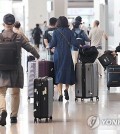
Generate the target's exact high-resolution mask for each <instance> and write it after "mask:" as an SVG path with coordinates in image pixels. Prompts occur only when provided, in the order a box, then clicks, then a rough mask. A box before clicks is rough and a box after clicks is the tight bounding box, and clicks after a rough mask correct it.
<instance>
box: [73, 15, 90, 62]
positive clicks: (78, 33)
mask: <svg viewBox="0 0 120 134" xmlns="http://www.w3.org/2000/svg"><path fill="white" fill-rule="evenodd" d="M81 21H82V18H81V17H80V16H78V17H76V19H75V22H74V23H73V29H72V31H73V33H74V36H75V38H76V41H77V44H79V45H80V46H81V47H82V46H84V45H85V44H86V42H90V39H89V38H88V36H87V35H86V34H85V32H84V31H83V30H81V28H80V24H81ZM72 55H73V61H74V63H76V62H77V59H78V51H76V50H74V51H73V54H72Z"/></svg>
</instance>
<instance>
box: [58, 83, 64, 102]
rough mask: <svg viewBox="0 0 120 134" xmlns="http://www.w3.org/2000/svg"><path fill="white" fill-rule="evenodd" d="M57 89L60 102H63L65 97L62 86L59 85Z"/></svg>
mask: <svg viewBox="0 0 120 134" xmlns="http://www.w3.org/2000/svg"><path fill="white" fill-rule="evenodd" d="M57 88H58V92H59V99H58V100H59V101H63V95H62V84H61V83H59V84H58V85H57Z"/></svg>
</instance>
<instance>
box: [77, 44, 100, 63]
mask: <svg viewBox="0 0 120 134" xmlns="http://www.w3.org/2000/svg"><path fill="white" fill-rule="evenodd" d="M97 56H98V50H97V48H96V47H95V46H89V45H84V46H83V47H80V49H79V60H80V61H81V62H82V63H84V64H85V63H94V62H95V60H96V58H97Z"/></svg>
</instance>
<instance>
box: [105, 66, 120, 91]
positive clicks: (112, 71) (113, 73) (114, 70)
mask: <svg viewBox="0 0 120 134" xmlns="http://www.w3.org/2000/svg"><path fill="white" fill-rule="evenodd" d="M107 87H108V90H110V87H120V65H109V66H108V67H107Z"/></svg>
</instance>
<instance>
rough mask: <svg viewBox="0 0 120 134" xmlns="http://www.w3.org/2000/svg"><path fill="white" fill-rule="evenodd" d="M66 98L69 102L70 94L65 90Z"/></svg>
mask: <svg viewBox="0 0 120 134" xmlns="http://www.w3.org/2000/svg"><path fill="white" fill-rule="evenodd" d="M64 96H65V99H66V100H69V94H68V90H66V89H65V90H64Z"/></svg>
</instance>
